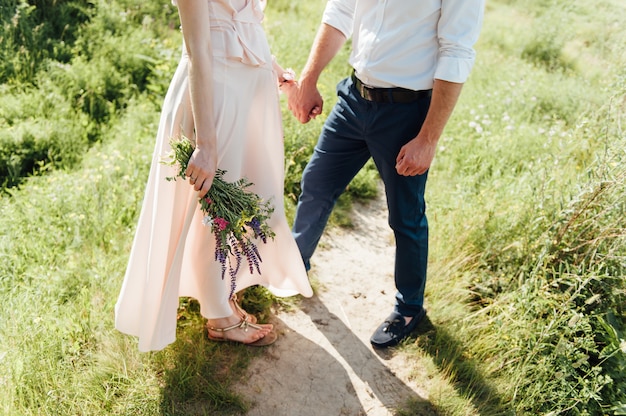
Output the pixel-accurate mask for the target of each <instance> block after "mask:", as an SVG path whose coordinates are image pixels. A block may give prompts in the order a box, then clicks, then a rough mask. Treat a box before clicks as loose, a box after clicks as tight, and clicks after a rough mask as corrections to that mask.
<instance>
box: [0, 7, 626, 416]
mask: <svg viewBox="0 0 626 416" xmlns="http://www.w3.org/2000/svg"><path fill="white" fill-rule="evenodd" d="M324 4H325V1H323V0H316V1H312V2H292V1H287V0H272V1H270V3H269V9H268V11H267V16H266V22H265V24H266V28H267V30H268V34H269V38H270V42H271V44H272V49H273V52H274V54H275V55H276V56H277V58H278V60H279V61H280V62H281V64H283V65H284V66H291V67H293V68H295V69H296V70H300V69H301V68H302V66H303V64H304V62H305V60H306V56H307V53H308V50H309V47H310V45H311V42H312V40H313V37H314V34H315V30H316V28H317V25H318V22H319V18H320V16H321V11H322V9H323V7H324ZM0 16H1V19H2V29H1V30H2V32H0V37H2V39H3V42H2V47H0V57H3V59H2V60H1V62H2V63H1V64H0V79H2V82H3V85H2V86H1V87H0V88H2V90H1V91H2V97H3V100H0V176H1V178H0V179H1V182H2V183H1V185H2V187H3V190H4V192H3V193H2V194H0V229H2V233H0V300H1V301H2V305H3V307H2V308H1V309H0V398H2V400H0V414H6V415H16V414H17V415H46V414H50V415H57V414H84V415H87V414H89V415H91V414H94V415H95V414H103V415H104V414H106V415H114V414H120V415H122V414H123V415H126V414H146V415H148V414H150V415H152V414H164V415H183V414H186V415H189V414H191V415H193V414H198V415H199V414H220V413H222V414H241V413H245V411H246V409H247V406H248V403H247V402H246V401H245V400H244V399H243V398H241V397H238V396H236V395H234V394H232V392H231V389H230V386H231V384H232V383H236V382H237V381H238V380H239V377H241V375H242V374H243V373H244V368H245V366H246V364H247V363H248V361H249V360H250V359H251V358H253V357H254V356H255V354H259V353H261V354H262V352H255V351H250V350H249V349H246V348H245V347H235V346H232V345H228V346H224V345H221V344H220V345H215V344H214V343H209V342H208V341H207V340H206V337H205V336H204V334H203V329H202V319H201V318H200V316H199V313H198V310H197V308H198V306H197V304H196V303H195V302H193V301H192V300H188V299H183V300H181V308H180V315H179V321H178V340H177V341H176V343H175V344H173V345H171V346H170V347H168V348H167V349H166V350H164V351H161V352H158V353H150V354H140V353H138V351H137V348H136V340H134V339H133V338H132V337H126V336H123V335H121V334H119V333H118V332H116V331H115V330H114V329H113V324H112V319H113V305H114V303H115V300H116V297H117V293H118V291H119V285H120V283H121V278H122V276H123V272H124V269H125V266H126V261H127V256H128V250H129V247H130V244H131V240H132V236H133V232H134V227H135V223H136V220H137V215H138V210H139V207H140V203H141V199H142V197H143V191H144V186H145V181H146V177H147V172H148V167H149V163H150V158H151V154H152V149H153V139H154V134H155V132H156V127H157V122H158V116H159V107H160V104H161V100H162V97H163V95H164V93H165V88H166V87H167V84H168V81H169V77H170V76H171V73H172V72H173V68H174V65H175V64H176V61H177V57H178V54H179V52H180V51H179V45H180V33H179V31H178V30H177V26H178V23H177V18H176V13H175V9H174V8H173V7H172V6H171V5H169V3H168V2H165V3H163V2H156V1H155V2H138V1H134V0H118V1H113V2H104V1H97V2H82V1H78V0H77V1H70V0H68V1H64V2H35V1H32V2H26V1H10V0H4V1H3V2H2V7H1V8H0ZM48 16H53V17H54V19H52V18H48ZM52 20H54V21H52ZM623 21H626V9H625V6H624V5H623V4H622V2H620V1H618V0H603V1H600V2H594V3H593V4H591V3H585V2H582V1H574V2H570V3H567V4H566V3H563V2H558V1H548V2H546V1H540V0H531V1H517V0H497V1H493V2H490V3H489V4H488V9H487V14H486V20H485V26H484V29H483V34H482V36H481V39H480V42H479V44H478V46H477V49H478V60H477V63H476V67H475V70H474V72H473V74H472V77H471V79H470V82H469V83H468V84H467V85H466V86H465V87H464V92H463V95H462V97H461V101H460V103H459V105H458V108H457V110H456V111H455V114H454V116H453V119H452V120H451V122H450V125H449V126H448V128H447V129H446V132H445V134H444V137H443V138H442V140H441V142H440V146H439V151H438V154H437V158H436V160H435V164H434V166H433V169H432V170H431V172H430V178H429V187H428V190H427V192H428V195H427V197H428V200H429V216H430V220H431V227H432V233H431V242H432V243H431V246H432V254H431V264H430V276H431V277H430V280H429V282H428V286H427V290H428V292H427V302H428V304H427V307H428V311H429V314H428V316H429V321H428V322H427V323H426V324H425V325H423V327H422V332H423V333H422V334H421V335H420V336H419V337H418V338H417V339H415V340H414V341H413V342H411V341H409V342H407V343H405V344H404V346H403V347H402V351H403V353H405V354H407V355H408V357H409V358H411V359H410V360H408V361H409V362H416V361H417V359H418V358H419V361H417V362H419V363H420V366H422V368H420V369H416V374H417V372H418V371H419V374H423V373H424V372H426V373H427V375H428V377H429V378H430V380H431V387H430V392H429V397H430V400H431V402H432V403H433V405H434V406H435V407H436V408H437V409H439V410H440V413H441V414H451V415H465V414H511V415H513V414H568V415H569V414H571V415H578V414H581V415H584V414H588V415H599V414H626V397H625V393H624V391H626V380H625V376H624V374H626V341H625V339H626V311H625V310H624V305H625V304H626V299H625V297H626V282H625V277H624V276H625V275H626V273H625V270H626V241H625V239H626V223H625V220H624V218H625V216H624V211H625V209H626V206H625V205H626V189H625V183H626V180H625V176H626V172H625V170H624V166H625V160H624V159H625V158H626V154H625V153H624V149H625V148H626V134H625V133H624V131H623V127H622V126H623V124H624V109H625V104H624V97H626V72H625V71H624V67H626V65H625V64H626V52H625V51H624V49H623V45H624V44H626V31H625V30H624V29H623V25H621V23H620V22H623ZM347 56H348V49H347V48H345V49H344V50H342V51H341V53H340V56H338V57H337V59H335V60H334V61H333V62H332V64H331V66H330V67H329V68H328V70H327V71H326V72H325V73H324V75H323V77H322V79H321V82H320V89H321V92H322V94H323V96H324V98H325V100H326V104H325V112H324V114H323V115H322V116H321V117H319V119H318V120H315V121H312V122H310V123H309V124H306V125H301V124H299V123H298V122H296V121H295V120H294V119H293V118H292V117H291V116H290V115H289V114H288V112H287V109H286V106H284V111H285V156H286V158H285V159H286V166H285V168H286V172H287V179H286V183H285V197H286V198H285V204H286V206H287V208H288V211H290V212H292V210H293V203H294V201H295V199H296V198H297V195H298V193H299V177H300V175H301V172H302V169H303V167H304V165H305V164H306V161H307V159H308V157H309V155H310V153H311V151H312V147H313V145H314V142H315V140H316V139H317V135H318V132H319V128H320V127H321V123H322V122H323V120H324V117H325V115H326V114H327V112H328V109H330V107H331V106H332V104H333V103H334V87H335V84H336V82H337V81H338V80H339V79H340V78H341V77H344V76H346V75H348V74H349V71H350V69H349V67H348V65H347ZM376 181H377V176H376V173H375V170H374V169H373V166H371V165H368V166H367V168H366V169H364V170H363V171H362V172H361V173H360V174H359V176H358V177H357V179H356V180H355V181H354V182H353V183H352V184H351V185H350V189H349V192H348V198H346V199H345V200H346V201H347V202H345V205H346V206H347V207H349V198H350V197H370V196H372V194H373V192H375V189H376ZM346 216H347V219H341V218H339V219H337V220H336V223H339V224H341V223H349V214H346ZM244 300H245V302H246V303H247V304H246V307H247V308H251V309H255V312H261V313H267V310H268V305H269V304H270V303H271V302H272V299H271V298H270V297H268V295H267V294H266V293H265V292H263V291H251V292H249V293H247V294H246V299H244ZM413 358H415V359H413ZM412 406H414V407H412ZM398 413H399V414H416V413H417V414H419V404H414V403H413V404H412V403H407V404H406V405H405V406H402V409H399V410H398Z"/></svg>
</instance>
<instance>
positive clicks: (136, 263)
mask: <svg viewBox="0 0 626 416" xmlns="http://www.w3.org/2000/svg"><path fill="white" fill-rule="evenodd" d="M176 5H177V7H178V11H179V16H180V20H181V26H182V33H183V40H184V44H183V54H182V58H181V60H180V63H179V65H178V68H177V70H176V73H175V74H174V77H173V79H172V82H171V84H170V87H169V90H168V92H167V95H166V97H165V101H164V104H163V109H162V114H161V121H160V125H159V130H158V134H157V143H156V148H155V152H154V155H153V159H152V166H151V169H150V175H149V179H148V184H147V188H146V194H145V197H144V202H143V206H142V211H141V215H140V218H139V223H138V226H137V231H136V235H135V239H134V242H133V247H132V250H131V255H130V260H129V264H128V268H127V270H126V276H125V278H124V283H123V285H122V290H121V293H120V295H119V299H118V302H117V304H116V308H115V313H116V316H115V325H116V328H117V329H119V330H120V331H122V332H124V333H128V334H132V335H135V336H138V337H139V349H140V350H141V351H151V350H160V349H162V348H164V347H165V346H167V345H168V344H170V343H172V342H174V340H175V337H176V314H177V309H178V299H179V297H180V296H188V297H193V298H196V299H197V300H198V301H199V303H200V313H201V314H202V315H203V316H204V317H205V318H207V331H208V335H209V338H211V339H215V340H230V341H236V342H241V343H244V344H248V345H254V346H260V345H268V344H271V343H272V342H274V340H275V339H276V334H275V332H274V331H273V327H272V325H269V324H266V325H257V324H255V322H256V319H255V318H254V317H252V316H249V315H248V314H247V313H246V312H245V311H243V310H242V309H241V308H240V306H239V305H237V303H236V300H235V299H233V298H230V297H229V293H230V282H229V279H222V277H221V266H220V264H219V263H218V262H217V261H215V257H214V254H213V253H214V252H215V238H214V236H213V234H212V233H211V230H210V227H205V226H203V225H202V218H203V213H202V211H201V210H200V205H199V204H198V198H199V196H201V195H204V194H205V193H206V192H207V191H208V190H209V188H210V187H211V184H212V182H213V178H214V176H215V172H216V169H218V168H219V169H222V170H225V171H226V174H225V176H224V179H225V180H227V181H231V182H232V181H236V180H238V179H239V178H242V177H246V178H248V179H249V180H250V181H251V182H253V183H254V185H253V186H252V187H251V188H250V190H252V191H254V192H255V193H257V194H259V196H261V197H262V198H263V199H264V200H271V201H272V203H273V206H274V213H273V214H272V217H271V219H270V220H269V225H270V226H271V228H272V230H273V231H274V232H275V234H276V236H275V238H274V240H268V241H267V243H266V244H259V245H258V248H259V251H260V255H261V258H262V259H263V263H262V264H261V271H262V274H261V275H259V274H250V272H249V270H248V269H247V268H245V267H242V268H241V270H240V271H239V273H238V275H237V288H236V290H238V291H239V290H242V289H244V288H246V287H248V286H251V285H255V284H261V285H264V286H266V287H267V288H268V289H269V290H270V291H271V292H272V293H274V294H275V295H277V296H291V295H295V294H298V293H300V294H302V295H304V296H311V295H312V290H311V287H310V285H309V282H308V278H307V276H306V271H305V270H304V266H303V265H302V260H301V258H300V254H299V251H298V248H297V246H296V245H295V242H294V240H293V238H292V236H291V233H290V230H289V226H288V225H287V221H286V218H285V213H284V207H283V179H284V171H283V169H284V164H283V158H284V153H283V152H284V150H283V141H282V123H281V118H280V107H279V99H278V88H277V80H278V83H280V84H284V83H285V81H287V80H285V79H283V76H284V75H283V71H282V70H281V69H280V67H279V66H278V65H276V64H274V63H273V60H272V56H271V54H270V50H269V46H268V43H267V40H266V37H265V33H264V31H263V28H262V26H261V20H262V18H263V10H262V6H261V3H260V2H259V0H178V1H177V2H176ZM287 84H289V85H285V88H284V89H285V90H291V88H292V87H293V83H290V82H287ZM287 93H288V94H289V92H287ZM183 135H184V136H185V137H190V138H193V139H194V141H195V144H196V148H195V151H194V153H193V155H192V157H191V159H190V161H189V165H188V168H187V171H186V175H187V176H188V177H189V183H186V182H184V181H167V180H166V179H165V178H167V177H173V176H175V175H176V172H174V168H172V167H170V166H166V165H163V164H162V163H160V161H161V160H162V157H163V156H164V155H166V154H167V153H168V152H169V151H170V147H169V141H170V139H171V138H177V137H181V136H183Z"/></svg>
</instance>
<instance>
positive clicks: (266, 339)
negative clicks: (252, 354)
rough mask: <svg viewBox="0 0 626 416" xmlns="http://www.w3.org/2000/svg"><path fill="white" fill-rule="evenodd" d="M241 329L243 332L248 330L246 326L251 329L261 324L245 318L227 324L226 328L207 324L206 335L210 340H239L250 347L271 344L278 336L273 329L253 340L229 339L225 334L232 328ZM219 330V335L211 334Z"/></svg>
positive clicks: (259, 327)
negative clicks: (233, 323) (229, 324)
mask: <svg viewBox="0 0 626 416" xmlns="http://www.w3.org/2000/svg"><path fill="white" fill-rule="evenodd" d="M239 328H241V329H243V330H244V332H246V331H248V328H252V329H263V327H262V326H259V325H257V324H253V323H251V322H248V321H246V320H245V319H242V320H241V321H239V323H236V324H235V325H231V326H227V327H226V328H215V327H213V326H209V325H208V324H207V330H208V331H207V336H208V337H209V339H210V340H212V341H232V342H240V343H242V344H244V345H249V346H251V347H264V346H266V345H271V344H273V343H274V342H276V339H277V338H278V335H276V332H274V330H272V331H270V332H268V333H267V334H266V335H265V336H264V337H263V338H260V339H257V340H256V341H254V342H242V341H236V340H232V339H229V338H228V337H227V336H226V332H228V331H232V330H233V329H239ZM210 331H213V332H220V333H221V334H222V336H221V337H215V336H213V335H211V332H210Z"/></svg>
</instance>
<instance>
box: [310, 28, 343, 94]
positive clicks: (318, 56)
mask: <svg viewBox="0 0 626 416" xmlns="http://www.w3.org/2000/svg"><path fill="white" fill-rule="evenodd" d="M345 42H346V37H345V36H344V35H343V33H341V32H340V31H339V30H337V29H335V28H334V27H332V26H330V25H327V24H326V23H322V24H321V26H320V28H319V30H318V31H317V35H316V36H315V40H314V41H313V46H312V47H311V53H310V54H309V59H308V60H307V63H306V65H305V66H304V69H303V70H302V74H301V75H300V84H302V85H307V86H315V85H316V84H317V80H318V79H319V77H320V74H321V73H322V70H323V69H324V68H325V67H326V65H328V63H329V62H330V61H331V60H332V59H333V58H334V57H335V55H337V53H338V52H339V50H340V49H341V47H342V46H343V44H344V43H345ZM311 84H312V85H311Z"/></svg>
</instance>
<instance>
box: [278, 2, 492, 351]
mask: <svg viewBox="0 0 626 416" xmlns="http://www.w3.org/2000/svg"><path fill="white" fill-rule="evenodd" d="M483 10H484V0H424V1H412V0H329V1H328V3H327V5H326V9H325V11H324V16H323V18H322V24H321V26H320V28H319V30H318V33H317V35H316V37H315V41H314V43H313V47H312V49H311V53H310V55H309V58H308V61H307V63H306V65H305V67H304V69H303V71H302V74H301V77H300V80H299V86H298V91H297V92H296V93H294V94H292V95H291V96H290V97H289V108H290V109H291V111H292V112H293V114H294V115H295V117H296V118H297V119H298V120H299V121H300V122H302V123H306V122H308V121H309V120H310V119H311V118H314V117H315V116H316V115H318V114H319V113H320V112H321V110H322V106H323V100H322V97H321V96H320V94H319V91H318V90H317V81H318V78H319V76H320V73H321V72H322V70H323V69H324V68H325V67H326V65H327V64H328V63H329V62H330V61H331V59H332V58H333V57H334V56H335V55H336V54H337V52H338V51H339V49H340V48H341V47H342V46H343V44H344V43H345V41H346V40H347V39H348V38H352V52H351V55H350V64H351V65H352V67H353V68H354V72H353V74H352V76H350V77H348V78H346V79H344V80H342V81H341V82H340V83H339V84H338V86H337V93H338V102H337V104H336V105H335V107H334V108H333V109H332V111H331V113H330V114H329V116H328V118H327V120H326V122H325V124H324V127H323V129H322V132H321V134H320V137H319V140H318V142H317V145H316V147H315V151H314V153H313V155H312V157H311V159H310V161H309V163H308V164H307V167H306V169H305V170H304V173H303V176H302V194H301V195H300V198H299V201H298V207H297V211H296V217H295V220H294V225H293V234H294V236H295V238H296V242H297V243H298V247H299V248H300V253H301V254H302V258H303V261H304V263H305V266H306V267H307V270H308V269H309V268H310V259H311V256H312V255H313V252H314V251H315V248H316V246H317V244H318V242H319V239H320V237H321V235H322V233H323V230H324V227H325V225H326V222H327V220H328V217H329V215H330V213H331V210H332V208H333V206H334V204H335V202H336V200H337V198H338V197H339V195H340V194H341V193H342V192H343V191H344V190H345V188H346V186H347V185H348V184H349V183H350V181H351V180H352V178H353V177H354V176H355V175H356V174H357V172H358V171H359V170H360V169H361V168H362V167H363V165H364V164H365V163H366V161H367V160H368V159H369V158H370V157H372V158H373V159H374V162H375V164H376V167H377V169H378V171H379V173H380V176H381V178H382V180H383V183H384V185H385V193H386V197H387V207H388V210H389V225H390V227H391V228H392V229H393V231H394V235H395V241H396V256H395V271H394V276H395V284H396V289H397V293H396V303H395V307H394V310H393V313H392V314H391V315H390V316H389V317H388V318H387V319H386V320H385V321H384V322H383V323H382V324H381V325H380V326H379V327H378V328H377V329H376V331H375V332H374V334H373V335H372V337H371V340H370V341H371V343H372V345H373V346H374V347H377V348H384V347H388V346H391V345H396V344H398V343H399V342H400V341H401V340H402V339H404V338H405V337H407V336H408V335H409V334H410V333H411V331H412V330H413V329H415V327H416V326H417V324H418V323H419V321H420V320H422V318H423V317H424V316H425V310H424V307H423V304H424V287H425V284H426V264H427V260H428V223H427V220H426V215H425V209H426V204H425V201H424V190H425V186H426V178H427V175H428V169H429V168H430V165H431V163H432V161H433V158H434V156H435V150H436V147H437V142H438V140H439V137H440V136H441V134H442V132H443V130H444V127H445V125H446V123H447V121H448V119H449V117H450V115H451V114H452V111H453V109H454V107H455V105H456V102H457V100H458V97H459V94H460V93H461V88H462V86H463V83H464V82H465V81H466V79H467V78H468V76H469V73H470V71H471V68H472V66H473V64H474V56H475V52H474V49H473V45H474V43H475V42H476V40H477V39H478V34H479V31H480V27H481V25H482V19H483ZM355 272H356V273H358V270H357V271H355Z"/></svg>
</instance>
